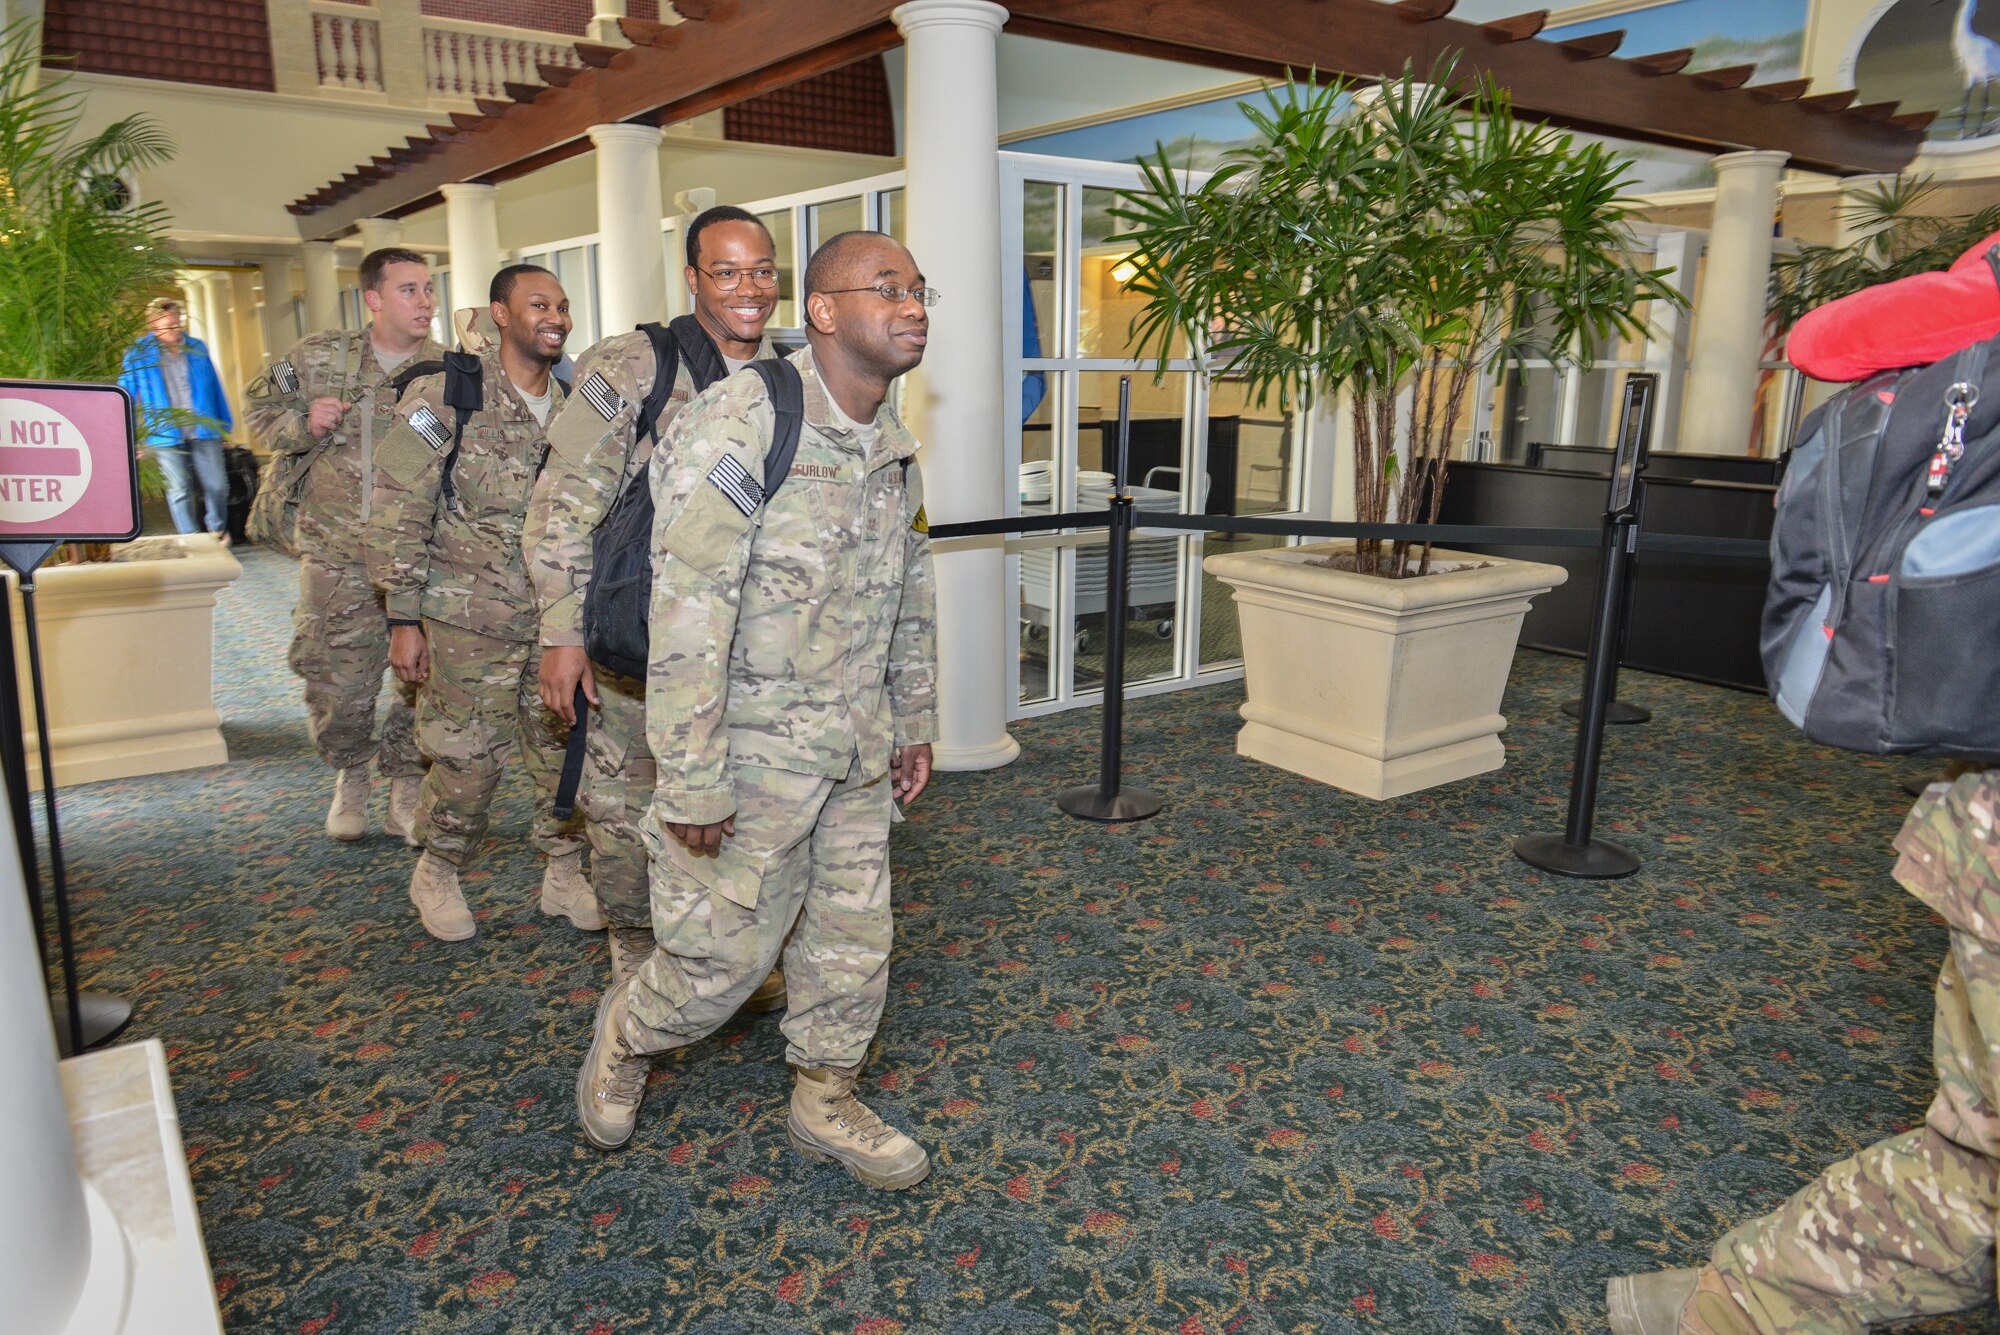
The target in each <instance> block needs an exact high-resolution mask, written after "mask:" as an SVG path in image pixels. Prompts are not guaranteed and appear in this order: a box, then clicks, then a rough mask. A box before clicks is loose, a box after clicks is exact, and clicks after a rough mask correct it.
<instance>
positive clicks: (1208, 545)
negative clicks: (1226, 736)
mask: <svg viewBox="0 0 2000 1335" xmlns="http://www.w3.org/2000/svg"><path fill="white" fill-rule="evenodd" d="M1289 545H1290V540H1289V539H1286V538H1280V537H1271V536H1267V535H1265V534H1261V533H1237V534H1230V535H1226V536H1225V535H1223V534H1220V533H1211V534H1209V535H1208V536H1207V538H1205V539H1196V540H1195V543H1194V553H1193V556H1192V558H1191V559H1193V560H1197V561H1198V560H1200V559H1201V558H1202V557H1203V556H1204V555H1213V554H1215V553H1217V552H1233V553H1238V554H1240V553H1243V552H1261V551H1268V550H1270V549H1271V548H1273V547H1285V546H1289ZM1242 661H1243V630H1242V627H1241V626H1240V625H1239V624H1238V622H1237V619H1236V602H1235V599H1234V598H1233V597H1232V596H1231V592H1230V588H1229V586H1228V585H1227V584H1224V583H1223V582H1222V581H1221V580H1219V579H1217V578H1216V577H1215V576H1213V575H1211V574H1209V573H1208V572H1207V571H1205V570H1204V571H1203V572H1202V575H1201V657H1200V663H1201V670H1202V671H1203V672H1209V671H1213V670H1214V669H1216V668H1225V667H1233V666H1235V665H1236V664H1238V663H1241V662H1242Z"/></svg>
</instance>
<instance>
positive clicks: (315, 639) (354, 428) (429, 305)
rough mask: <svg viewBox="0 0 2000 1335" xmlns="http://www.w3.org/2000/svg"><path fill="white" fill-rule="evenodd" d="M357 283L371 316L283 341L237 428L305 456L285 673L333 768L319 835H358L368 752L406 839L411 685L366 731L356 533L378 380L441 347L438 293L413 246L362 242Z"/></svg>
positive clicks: (383, 628)
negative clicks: (436, 336)
mask: <svg viewBox="0 0 2000 1335" xmlns="http://www.w3.org/2000/svg"><path fill="white" fill-rule="evenodd" d="M361 290H362V291H361V294H362V298H363V300H364V301H366V302H367V305H368V310H369V313H370V314H371V316H372V317H373V318H372V319H371V320H370V321H369V323H368V326H367V328H365V329H362V330H360V331H359V332H356V331H353V330H346V329H332V330H328V331H326V332H324V333H319V334H309V335H307V336H306V337H305V338H303V339H300V340H299V341H298V342H297V343H295V344H293V345H292V348H291V351H289V352H287V353H286V354H285V356H284V359H283V360H281V361H279V362H276V363H274V364H273V365H272V366H270V367H269V368H268V369H267V370H265V372H264V374H262V375H261V376H259V377H258V378H257V379H256V381H255V382H253V383H252V384H251V386H250V393H249V412H248V414H247V416H248V421H249V425H250V430H251V432H252V433H253V434H254V436H255V438H256V441H257V444H258V445H259V446H260V447H261V448H262V449H263V450H265V451H266V452H267V453H270V454H273V455H293V454H299V455H303V454H313V455H315V457H314V458H313V459H312V461H311V462H310V464H308V465H306V467H307V472H306V475H305V481H304V490H303V492H302V493H301V494H300V498H299V507H298V537H297V541H298V548H299V601H298V605H297V606H296V607H295V608H294V609H293V611H292V649H291V663H292V671H294V672H296V673H297V674H298V675H299V676H300V677H302V678H304V679H305V684H306V685H305V696H306V731H307V733H308V735H309V736H310V737H311V738H312V744H313V749H314V750H316V751H318V752H319V754H320V758H321V759H322V760H324V761H326V763H327V764H328V765H330V766H332V767H333V769H334V773H335V778H334V790H333V804H332V806H331V808H330V809H329V810H328V811H327V815H326V832H327V833H328V834H330V835H332V836H333V837H334V838H336V839H346V840H353V839H359V838H361V837H362V836H363V835H365V834H366V833H367V832H368V787H369V783H368V762H369V761H370V760H371V759H374V760H376V761H377V763H378V764H379V765H380V766H381V769H382V774H383V776H384V777H385V778H387V779H388V780H389V813H388V817H387V819H385V820H384V821H383V822H382V827H383V829H385V830H387V831H388V832H389V833H390V834H393V835H397V836H400V837H402V838H405V839H408V838H409V837H410V833H411V827H412V824H413V822H414V820H415V818H416V809H417V785H418V783H419V782H420V781H421V780H422V778H423V773H424V765H423V757H422V755H421V754H420V753H419V752H418V750H417V743H416V737H415V735H414V731H413V724H412V715H411V707H412V705H413V704H414V703H415V700H416V690H417V688H416V687H415V685H413V684H411V683H408V682H401V681H399V682H397V683H396V690H395V694H394V695H393V696H392V697H391V698H390V701H389V708H388V711H387V714H386V715H385V717H384V718H383V720H382V739H381V742H380V744H379V745H378V744H377V742H376V741H375V704H376V701H377V700H378V699H379V698H380V696H381V694H382V674H383V673H384V672H385V671H387V670H388V667H389V626H388V621H387V619H386V617H385V615H384V613H383V610H382V595H381V594H380V593H378V592H377V591H376V590H375V588H374V586H373V585H371V584H370V583H369V582H368V564H367V561H366V559H365V557H364V555H363V547H364V543H363V531H364V529H365V527H366V525H367V523H368V518H369V510H370V495H369V491H370V477H369V474H370V473H371V471H372V470H373V468H374V451H375V445H376V442H377V441H378V440H380V439H381V438H382V437H384V436H386V435H387V434H388V432H389V428H390V427H391V426H392V425H393V424H394V414H395V411H396V396H395V394H394V392H393V391H392V390H391V389H390V387H389V381H390V379H391V378H392V377H393V376H394V375H395V374H396V372H397V371H399V370H400V369H402V367H403V366H404V365H405V364H406V363H413V362H422V361H429V360H432V359H434V358H437V357H439V356H442V355H443V352H444V350H443V349H442V348H440V347H439V346H438V345H437V344H436V343H435V342H433V341H432V339H431V337H430V327H431V317H432V315H434V314H435V313H436V311H437V296H436V290H435V287H434V285H433V284H432V282H431V275H430V270H429V269H428V268H427V267H426V266H425V264H424V259H423V256H421V255H419V254H417V253H416V252H415V251H410V250H398V249H384V250H376V251H371V252H370V253H369V254H367V255H366V256H364V257H363V258H362V261H361Z"/></svg>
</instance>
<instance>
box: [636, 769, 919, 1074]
mask: <svg viewBox="0 0 2000 1335" xmlns="http://www.w3.org/2000/svg"><path fill="white" fill-rule="evenodd" d="M857 769H858V767H857ZM890 789H891V784H890V782H889V778H888V776H887V775H877V776H876V777H875V778H873V779H869V780H866V781H863V780H861V779H860V778H858V777H857V776H856V774H855V772H853V771H850V773H849V775H848V777H847V778H845V779H842V780H840V781H839V782H837V783H836V782H835V781H834V780H832V779H823V778H818V777H816V776H814V775H810V774H793V773H791V772H789V771H786V770H775V769H756V768H751V767H748V766H745V767H742V768H739V769H738V770H737V771H736V833H735V834H734V835H733V836H731V837H729V838H726V839H724V840H723V841H722V851H721V853H720V854H719V855H717V856H715V857H696V856H694V855H692V854H690V853H689V852H688V851H687V849H685V848H684V847H682V846H681V843H680V841H679V840H677V839H675V838H674V837H673V836H672V835H671V834H668V833H667V832H666V830H665V829H664V828H663V827H662V826H661V825H660V823H659V821H658V820H657V819H656V818H655V817H654V816H651V815H649V816H648V817H647V819H646V824H645V826H644V830H645V835H646V844H647V847H648V848H649V849H650V850H652V852H653V862H652V882H653V934H654V936H655V937H656V938H657V940H658V942H659V948H658V949H656V950H655V951H654V952H653V953H652V955H651V956H650V957H648V959H647V960H646V962H645V963H644V964H643V965H641V966H640V968H639V974H638V979H637V982H636V984H635V990H634V992H633V995H632V1003H631V1008H630V1011H629V1012H628V1014H627V1018H626V1029H625V1037H626V1038H627V1040H628V1041H630V1042H631V1044H632V1047H633V1049H634V1050H635V1051H638V1052H666V1051H669V1050H670V1049H673V1048H679V1047H686V1046H687V1045H688V1044H690V1043H693V1042H694V1041H696V1040H697V1039H699V1038H702V1037H704V1036H705V1035H707V1034H709V1033H712V1032H713V1031H714V1030H715V1029H716V1028H717V1027H718V1026H719V1025H721V1024H722V1022H723V1021H725V1020H727V1019H728V1018H729V1017H730V1016H731V1015H733V1014H735V1012H736V1008H737V1007H738V1006H740V1005H742V1004H743V1001H744V999H745V998H746V997H748V996H749V995H750V993H751V992H752V991H753V990H755V988H756V986H757V984H759V983H761V982H763V981H764V978H765V976H766V975H767V974H769V973H770V971H771V965H772V964H773V963H774V962H775V961H776V960H777V958H778V952H779V950H780V949H781V948H782V949H783V951H784V963H785V983H786V987H787V989H788V999H787V1004H786V1008H785V1019H784V1023H783V1026H782V1028H783V1029H784V1033H785V1039H786V1048H785V1057H786V1060H788V1061H789V1062H791V1064H792V1065H794V1066H799V1067H806V1068H810V1067H819V1066H839V1067H852V1066H858V1065H860V1064H861V1062H862V1060H863V1059H864V1058H865V1057H866V1056H867V1054H868V1044H869V1043H870V1041H872V1040H873V1039H874V1037H875V1030H876V1029H877V1027H879V1026H880V1024H881V1022H882V1007H883V1003H884V1002H885V1001H887V999H888V995H889V946H890V941H891V937H892V935H893V924H892V922H891V918H890V911H889V809H890ZM794 920H796V922H797V925H798V929H797V930H796V931H792V926H793V923H794ZM787 932H791V933H792V935H791V940H790V941H787V940H786V939H785V934H786V933H787Z"/></svg>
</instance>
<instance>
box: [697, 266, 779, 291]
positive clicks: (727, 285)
mask: <svg viewBox="0 0 2000 1335" xmlns="http://www.w3.org/2000/svg"><path fill="white" fill-rule="evenodd" d="M701 272H703V273H705V274H707V275H708V276H709V279H710V281H712V282H713V283H714V284H715V286H716V287H717V289H719V290H720V291H723V292H734V291H735V290H736V289H737V288H739V287H741V286H743V280H744V279H745V278H748V279H749V280H750V281H751V282H752V283H755V284H756V285H757V286H758V287H776V286H777V285H778V271H777V270H776V269H703V270H701Z"/></svg>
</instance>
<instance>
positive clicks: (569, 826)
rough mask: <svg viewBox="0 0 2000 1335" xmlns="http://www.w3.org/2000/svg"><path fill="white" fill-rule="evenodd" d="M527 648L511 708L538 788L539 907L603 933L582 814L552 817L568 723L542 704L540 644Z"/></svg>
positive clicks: (525, 761)
mask: <svg viewBox="0 0 2000 1335" xmlns="http://www.w3.org/2000/svg"><path fill="white" fill-rule="evenodd" d="M525 648H526V649H527V650H528V660H527V662H526V664H525V665H524V666H523V667H522V669H521V680H520V682H519V683H518V690H519V693H518V695H517V696H516V698H515V710H516V718H517V719H518V722H519V726H520V729H521V763H522V764H523V765H525V766H526V767H527V770H528V777H529V778H531V779H533V780H534V782H535V788H536V789H537V792H536V794H535V827H534V836H535V846H536V847H537V848H540V849H541V850H542V852H543V854H544V855H546V856H547V858H548V862H547V864H546V866H545V867H544V869H543V871H542V904H541V907H542V912H543V913H546V914H548V915H549V916H550V917H552V918H567V919H569V923H570V926H572V927H575V928H578V929H580V930H582V931H586V932H601V931H603V930H604V915H603V914H602V913H600V912H599V911H598V908H597V896H596V895H595V894H593V893H592V892H591V889H590V881H589V880H588V879H587V878H586V877H585V876H584V874H583V845H584V839H583V814H582V813H581V812H573V813H572V814H571V815H570V818H569V819H568V820H563V821H559V820H557V819H556V788H557V786H558V785H559V784H560V783H561V782H562V768H563V758H564V752H565V751H566V750H567V749H568V746H569V725H568V724H566V723H564V722H563V721H562V720H561V719H560V718H558V717H556V715H555V714H554V713H553V712H552V711H551V710H550V709H549V707H548V706H547V705H545V704H543V703H542V696H541V691H540V689H539V683H538V681H537V679H536V678H537V674H538V673H539V672H540V671H541V664H542V649H541V646H540V645H538V644H534V645H527V646H525Z"/></svg>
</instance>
